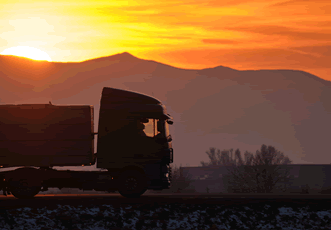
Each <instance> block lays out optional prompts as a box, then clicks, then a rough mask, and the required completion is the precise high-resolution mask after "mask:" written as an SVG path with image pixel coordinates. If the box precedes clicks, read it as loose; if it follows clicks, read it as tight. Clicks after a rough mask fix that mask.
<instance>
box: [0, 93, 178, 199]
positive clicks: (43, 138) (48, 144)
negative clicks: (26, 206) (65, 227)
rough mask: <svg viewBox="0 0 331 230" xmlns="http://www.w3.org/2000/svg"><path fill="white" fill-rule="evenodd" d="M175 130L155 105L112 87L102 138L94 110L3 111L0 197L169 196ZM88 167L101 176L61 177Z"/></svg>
mask: <svg viewBox="0 0 331 230" xmlns="http://www.w3.org/2000/svg"><path fill="white" fill-rule="evenodd" d="M171 124H173V118H172V117H171V116H170V115H169V114H168V113H167V111H166V107H165V106H164V105H163V104H162V103H161V102H160V101H159V100H158V99H156V98H154V97H151V96H148V95H145V94H141V93H137V92H133V91H128V90H122V89H116V88H110V87H104V88H103V90H102V93H101V100H100V109H99V120H98V132H97V133H95V132H94V107H93V106H92V105H53V104H51V102H49V103H48V104H0V167H1V168H2V170H4V169H8V170H5V171H2V172H0V189H1V190H2V191H3V195H5V196H6V195H10V194H12V195H13V196H15V197H16V198H19V199H28V198H33V197H34V196H35V195H37V194H38V193H39V192H40V191H47V190H48V188H59V189H62V188H79V189H81V190H95V191H105V192H116V191H118V192H119V193H120V194H121V195H122V196H124V197H127V198H138V197H140V196H141V195H142V194H143V193H144V192H146V191H147V190H148V189H151V190H162V189H167V188H169V187H170V184H171V182H170V181H171V168H170V164H171V163H173V148H172V138H171V135H170V134H169V125H171ZM95 139H96V142H97V146H96V151H95V146H94V145H95ZM91 165H96V168H97V169H98V170H96V171H95V170H94V171H86V170H83V169H82V168H81V169H80V170H61V166H62V167H65V166H72V167H75V166H80V167H84V166H91ZM13 167H15V168H16V169H11V168H13ZM54 167H56V168H57V169H55V168H54ZM59 168H60V169H59ZM76 168H77V167H76Z"/></svg>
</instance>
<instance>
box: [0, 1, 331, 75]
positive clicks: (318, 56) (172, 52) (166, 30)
mask: <svg viewBox="0 0 331 230" xmlns="http://www.w3.org/2000/svg"><path fill="white" fill-rule="evenodd" d="M155 2H156V3H155ZM0 25H1V26H0V34H1V35H0V52H1V51H3V50H5V49H6V48H10V47H14V46H31V47H35V48H38V49H40V50H42V51H45V52H47V53H48V54H49V56H50V57H51V58H52V60H53V61H56V62H79V61H83V60H86V59H92V58H97V57H102V56H110V55H113V54H116V53H121V52H125V51H126V52H130V53H131V54H133V55H135V56H137V57H139V58H143V59H150V60H155V61H159V62H162V63H165V64H169V65H173V66H176V67H181V68H193V69H201V68H208V67H215V66H218V65H223V66H228V67H231V68H234V69H240V70H244V69H279V68H281V69H297V70H304V71H307V72H310V73H312V74H315V75H317V76H319V77H321V78H323V79H326V80H331V67H330V63H329V61H330V57H331V1H327V0H314V1H309V0H297V1H296V0H289V1H286V0H269V1H265V0H255V1H249V0H213V1H207V0H195V1H193V0H186V1H185V0H184V1H176V0H167V1H165V0H157V1H155V0H143V1H142V0H135V1H130V0H126V1H120V0H116V1H109V0H105V1H98V0H94V1H87V0H79V1H77V0H66V1H63V0H56V1H29V0H20V1H17V0H5V1H3V0H2V1H1V7H0Z"/></svg>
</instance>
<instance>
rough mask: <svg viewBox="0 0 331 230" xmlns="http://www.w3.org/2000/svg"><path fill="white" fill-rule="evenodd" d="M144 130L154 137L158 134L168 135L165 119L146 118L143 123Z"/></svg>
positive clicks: (147, 134)
mask: <svg viewBox="0 0 331 230" xmlns="http://www.w3.org/2000/svg"><path fill="white" fill-rule="evenodd" d="M144 125H145V129H144V132H145V134H146V136H148V137H155V136H156V135H158V134H160V135H162V136H164V137H167V136H168V135H169V126H168V123H167V122H166V121H165V120H161V119H148V122H147V123H144Z"/></svg>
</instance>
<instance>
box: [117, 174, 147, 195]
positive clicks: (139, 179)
mask: <svg viewBox="0 0 331 230" xmlns="http://www.w3.org/2000/svg"><path fill="white" fill-rule="evenodd" d="M146 190H147V179H146V176H145V175H144V174H142V173H140V172H139V171H136V170H128V171H124V172H122V173H121V175H120V176H119V177H118V191H119V193H120V194H121V195H122V196H124V197H127V198H138V197H140V196H141V195H142V194H143V193H144V192H146Z"/></svg>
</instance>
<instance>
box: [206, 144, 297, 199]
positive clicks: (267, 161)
mask: <svg viewBox="0 0 331 230" xmlns="http://www.w3.org/2000/svg"><path fill="white" fill-rule="evenodd" d="M206 153H207V155H208V156H209V158H210V163H205V162H203V161H201V164H202V166H215V165H220V166H231V167H227V169H228V172H229V174H228V175H226V176H225V177H224V180H225V181H226V182H227V184H228V192H256V193H270V192H272V191H273V190H274V189H275V188H276V185H277V184H279V183H280V182H282V185H281V189H283V190H284V185H285V183H286V182H288V176H289V172H288V170H286V169H284V167H282V165H286V164H290V163H291V162H292V161H291V160H290V159H289V158H288V157H287V156H284V154H283V153H282V152H280V151H278V150H276V149H275V148H274V147H272V146H266V145H262V146H261V150H260V151H259V150H257V151H256V153H255V156H254V155H253V154H252V153H249V152H247V151H246V152H245V154H244V159H242V157H241V153H240V150H239V149H237V150H236V151H235V154H234V156H233V154H232V153H233V149H230V150H223V151H220V150H218V149H217V150H216V149H215V148H210V149H209V151H207V152H206ZM223 182H224V181H223Z"/></svg>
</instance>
